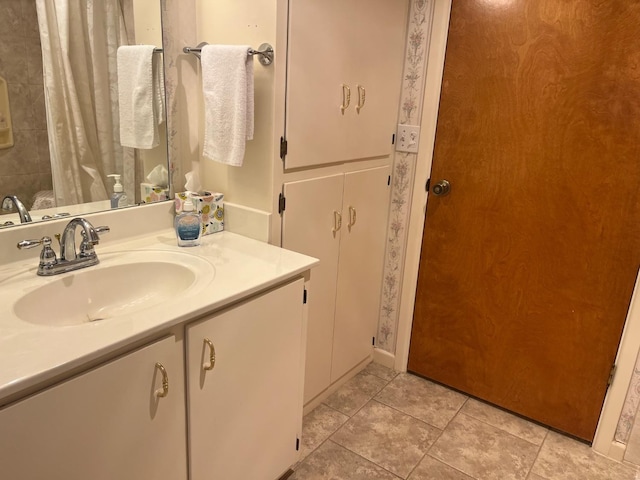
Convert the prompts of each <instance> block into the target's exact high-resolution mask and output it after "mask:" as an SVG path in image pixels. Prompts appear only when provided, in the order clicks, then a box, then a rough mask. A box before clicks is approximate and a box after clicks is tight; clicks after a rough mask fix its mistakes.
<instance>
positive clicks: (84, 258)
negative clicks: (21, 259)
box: [18, 217, 109, 276]
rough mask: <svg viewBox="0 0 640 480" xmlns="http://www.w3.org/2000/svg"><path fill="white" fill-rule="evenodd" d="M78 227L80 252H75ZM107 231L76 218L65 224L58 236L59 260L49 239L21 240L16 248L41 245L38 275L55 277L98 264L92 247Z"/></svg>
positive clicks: (107, 229) (106, 228) (105, 228)
mask: <svg viewBox="0 0 640 480" xmlns="http://www.w3.org/2000/svg"><path fill="white" fill-rule="evenodd" d="M78 227H81V228H82V243H81V244H80V251H79V252H76V229H77V228H78ZM108 231H109V227H94V226H93V225H91V223H90V222H89V221H88V220H86V219H84V218H81V217H76V218H74V219H72V220H71V221H70V222H69V223H68V224H67V226H66V227H65V228H64V231H63V232H62V235H61V236H60V258H57V257H56V253H55V252H54V250H53V248H51V238H50V237H42V238H41V239H40V240H23V241H21V242H19V243H18V248H19V249H21V250H22V249H25V248H34V247H37V246H38V245H42V252H40V263H39V265H38V275H42V276H50V275H57V274H59V273H65V272H71V271H73V270H78V269H79V268H85V267H90V266H92V265H97V264H98V263H100V260H98V256H97V255H96V252H95V250H94V248H93V246H94V245H97V244H98V243H99V242H100V237H99V236H98V234H99V233H107V232H108Z"/></svg>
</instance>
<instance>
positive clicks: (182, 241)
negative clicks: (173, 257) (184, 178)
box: [174, 194, 202, 247]
mask: <svg viewBox="0 0 640 480" xmlns="http://www.w3.org/2000/svg"><path fill="white" fill-rule="evenodd" d="M195 210H196V209H195V207H194V206H193V201H192V200H191V195H189V194H187V199H186V200H185V202H184V204H183V205H182V213H180V214H178V215H176V218H175V221H174V226H175V229H176V237H178V246H180V247H195V246H196V245H200V236H201V235H202V217H201V216H200V214H199V213H196V211H195Z"/></svg>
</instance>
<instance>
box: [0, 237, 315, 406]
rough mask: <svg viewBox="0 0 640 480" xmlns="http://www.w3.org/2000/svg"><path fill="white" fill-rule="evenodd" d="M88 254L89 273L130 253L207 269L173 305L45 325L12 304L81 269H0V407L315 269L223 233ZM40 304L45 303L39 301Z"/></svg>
mask: <svg viewBox="0 0 640 480" xmlns="http://www.w3.org/2000/svg"><path fill="white" fill-rule="evenodd" d="M95 248H96V252H97V254H98V258H100V259H101V263H100V264H99V265H97V266H94V267H88V269H100V268H107V267H108V266H109V265H110V264H113V262H115V261H117V260H116V259H117V258H118V256H119V255H120V253H118V252H129V254H130V252H131V251H137V250H153V251H156V252H158V251H160V252H161V251H173V252H179V253H180V254H185V255H194V256H197V257H199V258H200V259H203V260H205V261H206V262H208V263H209V264H210V265H211V266H212V267H213V268H211V269H210V273H209V274H206V275H204V277H205V278H199V279H198V280H197V282H196V284H195V285H194V288H190V289H189V290H187V291H186V292H184V293H181V294H179V295H177V296H176V297H175V299H174V300H175V302H171V303H169V304H167V303H162V304H160V305H155V306H153V307H151V308H147V309H144V310H143V311H140V312H133V313H131V314H129V315H123V316H120V317H116V318H112V319H108V320H104V321H101V322H93V323H87V324H82V325H76V326H50V325H37V324H34V323H28V322H25V321H23V320H21V319H20V318H18V317H17V315H16V313H15V311H14V308H13V305H14V303H15V301H16V300H17V297H18V296H21V295H24V294H26V293H29V292H30V291H32V290H34V289H36V288H38V287H40V286H42V285H45V284H46V283H47V282H52V281H55V280H58V279H60V278H63V277H65V276H73V275H75V274H79V273H80V272H82V271H84V270H88V269H81V270H77V271H75V272H69V273H65V274H61V275H55V276H52V277H39V276H37V275H36V270H37V263H38V262H37V260H36V261H35V262H34V260H33V259H29V260H28V261H27V260H21V261H18V262H15V263H11V264H7V265H5V266H2V267H0V405H1V404H2V403H3V402H2V400H3V399H5V398H7V397H9V396H12V397H15V394H17V393H18V392H20V391H22V390H24V389H27V388H31V387H34V386H36V385H38V384H40V383H43V382H46V381H47V380H49V379H52V378H55V377H58V376H59V375H61V374H64V373H65V372H66V371H69V370H71V369H74V368H77V367H80V366H82V365H83V364H85V363H87V362H90V361H92V360H95V359H98V358H102V357H104V356H105V355H108V354H109V353H110V352H114V351H116V350H119V349H121V348H123V347H126V346H127V345H129V344H133V343H134V342H137V341H140V340H144V339H146V338H150V337H152V336H154V335H157V334H160V333H162V332H163V331H168V330H169V329H170V328H171V327H173V326H175V325H177V324H179V323H182V322H185V321H186V320H191V319H196V318H197V317H199V316H201V315H203V314H207V313H210V312H213V311H215V310H219V309H221V308H223V307H225V306H227V305H230V304H232V303H234V302H236V301H238V300H240V299H242V298H245V297H248V296H250V295H252V294H254V293H257V292H260V291H263V290H266V289H268V288H270V287H273V286H275V285H278V284H279V283H282V282H284V281H286V280H288V279H290V278H293V277H295V276H296V275H299V274H301V273H302V272H304V271H306V270H309V269H310V268H311V267H313V266H315V265H316V264H317V263H318V260H316V259H314V258H311V257H307V256H305V255H301V254H298V253H295V252H291V251H288V250H284V249H281V248H278V247H274V246H272V245H268V244H266V243H262V242H258V241H256V240H252V239H249V238H246V237H243V236H240V235H236V234H233V233H230V232H226V231H225V232H220V233H216V234H213V235H207V236H205V237H203V239H202V245H200V246H198V247H190V248H180V247H178V246H177V245H176V239H175V233H174V231H173V230H172V229H166V230H160V231H158V232H153V233H152V234H150V235H149V236H148V237H143V238H141V237H137V238H135V239H133V240H123V241H120V242H115V243H109V244H108V245H104V246H102V245H97V246H96V247H95ZM148 281H149V282H161V281H162V279H161V278H149V279H148ZM42 301H43V302H46V298H43V299H42Z"/></svg>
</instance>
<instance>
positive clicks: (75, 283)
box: [13, 251, 213, 326]
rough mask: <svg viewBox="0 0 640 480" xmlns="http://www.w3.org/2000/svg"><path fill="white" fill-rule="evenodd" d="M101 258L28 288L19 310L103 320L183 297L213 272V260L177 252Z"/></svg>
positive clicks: (59, 321)
mask: <svg viewBox="0 0 640 480" xmlns="http://www.w3.org/2000/svg"><path fill="white" fill-rule="evenodd" d="M99 258H100V260H101V263H100V264H99V265H97V266H94V267H88V268H85V269H81V270H76V271H74V272H69V273H65V274H61V275H60V276H58V277H50V278H49V279H47V280H48V281H47V283H46V284H44V285H40V286H37V287H36V288H34V289H29V291H28V292H27V293H25V294H24V295H22V296H21V297H20V298H19V299H18V300H17V301H16V302H15V304H14V306H13V310H14V313H15V315H16V316H17V317H18V318H20V319H21V320H23V321H25V322H29V323H34V324H38V325H44V326H70V325H81V324H89V323H93V322H102V321H106V320H109V319H112V318H117V317H120V316H123V315H129V314H131V313H135V312H140V311H141V310H144V309H147V308H151V307H156V306H158V305H164V304H168V303H175V302H180V301H181V297H182V296H183V295H184V293H185V291H186V290H188V289H190V288H192V287H193V286H194V285H195V284H196V283H197V281H198V280H199V279H200V280H203V278H202V275H203V274H204V276H205V277H207V276H209V277H211V275H212V274H213V266H212V265H211V264H210V263H209V262H207V261H205V260H203V259H201V258H199V257H196V256H193V255H189V254H181V253H176V252H167V251H137V252H119V253H111V254H103V255H102V256H100V254H99ZM207 274H209V275H207Z"/></svg>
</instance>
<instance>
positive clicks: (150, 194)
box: [140, 183, 180, 213]
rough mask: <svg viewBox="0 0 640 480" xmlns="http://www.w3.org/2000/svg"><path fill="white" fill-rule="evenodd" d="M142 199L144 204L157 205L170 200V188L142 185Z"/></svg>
mask: <svg viewBox="0 0 640 480" xmlns="http://www.w3.org/2000/svg"><path fill="white" fill-rule="evenodd" d="M140 199H141V200H142V201H143V202H144V203H155V202H161V201H163V200H169V187H161V186H159V185H155V184H153V183H141V184H140ZM177 213H180V212H177Z"/></svg>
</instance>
